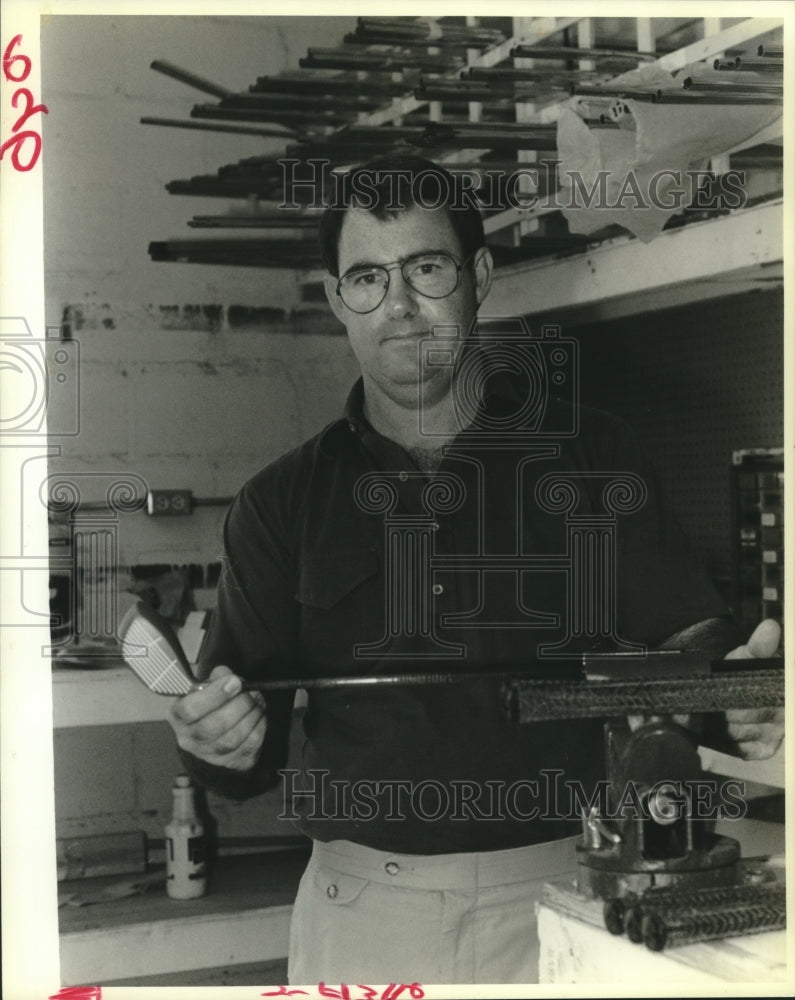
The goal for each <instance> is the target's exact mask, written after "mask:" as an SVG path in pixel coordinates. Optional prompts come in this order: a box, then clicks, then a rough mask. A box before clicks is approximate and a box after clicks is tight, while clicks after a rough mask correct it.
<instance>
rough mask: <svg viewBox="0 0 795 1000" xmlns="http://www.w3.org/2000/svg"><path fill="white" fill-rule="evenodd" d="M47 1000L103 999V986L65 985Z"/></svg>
mask: <svg viewBox="0 0 795 1000" xmlns="http://www.w3.org/2000/svg"><path fill="white" fill-rule="evenodd" d="M47 1000H102V987H101V986H64V988H63V989H60V990H58V992H57V993H54V994H53V995H52V996H51V997H48V998H47Z"/></svg>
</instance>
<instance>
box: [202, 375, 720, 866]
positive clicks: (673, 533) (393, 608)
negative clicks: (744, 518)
mask: <svg viewBox="0 0 795 1000" xmlns="http://www.w3.org/2000/svg"><path fill="white" fill-rule="evenodd" d="M516 399H517V397H516V395H515V393H514V395H513V396H512V395H511V391H510V388H508V389H506V387H505V386H501V387H498V389H497V390H495V391H493V392H492V393H491V395H490V396H489V397H488V400H487V404H486V406H485V407H484V409H483V410H482V411H481V412H482V414H484V415H485V416H484V419H483V420H482V421H481V422H480V423H478V422H476V425H475V427H474V429H470V430H469V431H467V432H466V433H464V434H461V435H459V436H458V438H456V439H455V440H454V441H453V443H452V444H450V445H448V446H447V447H446V449H445V454H444V458H443V460H442V462H441V464H440V466H439V468H438V470H437V472H436V474H435V475H433V476H430V475H426V474H423V473H421V472H420V471H419V470H418V469H417V468H416V466H415V465H414V464H413V463H412V461H411V458H410V457H409V455H408V454H407V453H406V451H405V450H404V449H403V448H401V447H400V446H399V445H397V444H396V443H395V442H393V441H391V440H389V439H387V438H385V437H383V436H381V435H380V434H378V433H377V432H376V431H374V430H373V428H372V427H371V426H370V425H369V424H368V422H367V421H366V419H365V418H364V416H363V412H362V387H361V382H359V383H357V385H356V386H355V387H354V390H353V391H352V393H351V395H350V397H349V399H348V403H347V406H346V411H345V417H344V419H342V420H339V421H336V422H335V423H332V424H331V425H329V426H328V427H327V428H326V429H325V430H324V431H323V432H322V433H320V434H318V435H317V436H316V437H314V438H312V439H311V440H309V441H308V442H306V443H305V444H303V445H301V446H300V447H299V448H297V449H295V450H293V451H291V452H290V453H288V454H287V455H285V456H283V457H282V458H280V459H279V460H277V461H276V462H274V463H273V464H271V465H269V466H268V467H267V468H266V469H264V470H263V471H261V472H260V473H258V474H257V475H255V476H254V477H253V478H252V479H251V480H250V481H249V482H248V483H247V484H246V485H245V486H244V487H243V489H242V490H241V492H240V494H239V495H238V497H237V498H236V500H235V502H234V504H233V506H232V508H231V509H230V512H229V515H228V518H227V522H226V526H225V558H224V566H223V574H222V578H221V581H220V585H219V592H218V606H217V610H216V612H215V615H214V620H213V625H212V628H211V631H210V633H209V635H208V639H207V642H206V643H205V648H204V650H203V653H202V669H203V672H204V673H205V674H206V673H209V670H210V669H211V667H212V666H213V665H215V664H218V663H224V664H226V665H228V666H229V667H231V668H232V669H233V670H235V671H236V672H237V673H239V674H241V675H242V676H244V677H247V678H263V679H264V678H275V677H279V678H281V677H292V678H300V677H306V676H346V675H352V674H360V675H374V674H396V673H401V672H402V673H406V672H414V673H416V672H419V671H433V670H442V671H444V672H450V671H467V672H469V671H473V670H483V671H488V670H493V671H498V670H511V669H524V668H526V667H527V666H528V664H529V663H531V662H534V661H539V660H540V662H541V663H542V664H544V665H546V668H547V669H549V665H550V664H556V665H557V666H555V668H554V669H563V663H564V662H565V661H564V660H563V659H562V658H563V657H564V655H565V654H567V653H573V652H574V651H576V650H578V649H580V650H582V649H584V648H590V647H593V646H594V645H601V646H602V647H614V646H615V645H616V643H622V642H623V643H627V642H642V643H647V644H648V645H649V646H655V645H658V644H659V643H660V642H661V641H663V640H664V639H665V638H666V637H668V636H669V635H671V634H672V633H674V632H676V631H678V630H679V629H682V628H684V627H686V626H688V625H690V624H693V623H695V622H698V621H702V620H704V619H707V618H712V617H715V616H719V615H724V614H725V613H726V609H725V607H724V605H723V603H722V602H721V601H720V599H719V598H718V597H717V595H716V594H715V592H714V590H713V588H712V586H711V584H710V583H709V581H708V580H707V578H706V577H705V575H704V574H703V572H702V571H701V570H700V569H699V568H698V566H697V565H696V562H695V560H694V559H693V556H692V554H691V552H690V550H689V548H688V545H687V543H686V541H685V539H684V537H683V535H682V532H681V531H680V529H679V527H678V525H677V524H676V522H675V521H674V519H673V518H672V517H671V515H670V514H669V512H668V511H667V510H666V509H665V507H664V505H663V504H662V502H661V499H660V491H659V488H658V484H657V482H656V479H655V476H654V473H653V471H652V469H651V468H650V466H649V463H648V462H647V460H646V457H645V455H644V453H643V451H642V449H641V447H640V445H639V444H638V442H637V440H636V439H635V437H634V436H633V434H632V433H631V432H630V431H629V429H628V428H627V427H626V426H625V425H624V424H623V423H621V422H620V421H618V420H616V419H615V418H613V417H611V416H608V415H606V414H604V413H601V412H597V411H593V410H586V409H585V408H581V409H579V410H578V411H577V415H578V418H579V419H578V425H577V422H575V423H574V424H572V414H571V412H570V407H567V406H566V405H565V404H563V403H560V402H557V401H552V402H551V403H550V404H549V405H548V406H547V407H546V410H545V412H544V415H543V424H542V425H539V423H538V420H537V419H536V417H537V415H535V416H534V415H532V414H530V420H531V422H532V421H533V420H535V423H534V424H533V426H534V428H535V430H534V432H532V433H527V432H526V429H523V428H522V427H521V426H520V425H519V424H518V423H516V421H513V422H512V420H513V418H512V414H513V415H515V414H516V413H517V409H516ZM539 427H541V430H540V431H539ZM506 428H507V430H506ZM517 428H518V429H517ZM427 432H428V433H429V434H432V432H433V428H427ZM429 486H430V492H428V490H429ZM267 706H268V707H267V715H268V735H267V738H266V743H265V747H264V750H263V753H262V755H261V758H260V761H259V763H258V765H257V766H256V767H255V768H254V770H253V771H251V772H249V773H245V774H240V773H233V772H230V771H226V770H224V769H222V768H210V767H207V766H206V765H201V763H200V762H197V761H195V760H193V759H190V758H188V763H189V764H190V765H191V769H192V770H193V772H194V774H195V776H196V777H197V778H198V779H199V780H201V781H203V782H204V783H205V784H207V785H208V786H210V787H214V788H215V789H216V790H220V791H223V792H225V793H226V794H229V795H232V796H234V797H244V796H247V795H250V794H254V793H256V792H257V791H258V790H261V789H262V788H264V787H266V786H267V785H268V784H270V783H272V782H273V781H275V780H277V774H276V772H277V770H278V769H279V768H280V767H283V766H284V763H285V756H286V747H287V740H288V734H289V726H290V719H291V715H292V712H291V707H292V693H279V694H277V695H271V696H268V698H267ZM303 726H304V730H305V734H306V741H305V744H304V756H303V761H302V767H303V770H304V775H303V777H302V778H300V779H296V777H295V776H294V775H291V777H290V787H291V789H292V790H293V791H294V790H295V789H296V788H297V787H298V786H299V784H300V782H301V781H302V782H303V783H304V784H303V787H305V788H307V789H309V790H311V791H312V794H308V795H300V794H298V795H295V796H294V809H295V812H296V813H297V815H298V816H299V817H300V819H299V825H300V827H301V828H302V829H303V830H304V831H305V832H306V833H308V834H309V835H310V836H312V837H314V838H317V839H320V840H334V839H338V838H345V839H350V840H354V841H357V842H359V843H362V844H366V845H368V846H371V847H376V848H379V849H382V850H387V851H396V852H405V853H425V854H431V853H444V852H455V851H475V850H493V849H501V848H509V847H515V846H519V845H522V844H531V843H535V842H539V841H545V840H552V839H555V838H556V837H558V836H563V835H565V834H567V833H571V832H572V829H571V826H572V824H571V821H570V820H569V819H566V817H567V815H568V814H569V813H570V812H571V815H572V816H573V815H575V814H576V812H577V804H576V800H575V801H574V802H572V795H571V792H570V789H569V786H568V785H566V783H567V782H574V781H582V782H583V783H584V786H585V787H586V788H587V787H589V786H590V784H591V783H592V781H593V780H594V779H595V778H596V777H598V776H600V775H601V773H602V759H601V757H602V752H603V751H602V739H601V723H600V722H598V721H596V720H587V721H577V722H574V721H554V722H548V723H540V724H533V725H517V724H514V723H512V722H510V721H508V720H507V719H506V717H505V715H504V711H503V705H502V700H501V697H500V684H499V682H498V681H495V680H493V679H484V680H479V681H475V682H471V683H470V682H467V683H459V684H453V685H444V686H409V685H403V686H373V687H357V688H353V687H348V688H342V689H336V690H321V689H314V690H310V691H309V701H308V707H307V710H306V713H305V715H304V719H303ZM572 810H573V811H572Z"/></svg>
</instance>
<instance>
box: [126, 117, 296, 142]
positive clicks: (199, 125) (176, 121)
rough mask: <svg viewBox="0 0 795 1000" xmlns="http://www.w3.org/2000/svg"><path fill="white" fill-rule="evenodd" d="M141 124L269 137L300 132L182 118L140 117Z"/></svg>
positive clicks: (280, 137) (292, 136)
mask: <svg viewBox="0 0 795 1000" xmlns="http://www.w3.org/2000/svg"><path fill="white" fill-rule="evenodd" d="M140 123H141V125H164V126H167V127H169V128H191V129H198V130H200V131H204V132H234V133H238V134H239V135H261V136H263V137H264V138H269V139H295V138H297V137H298V136H299V135H300V133H298V132H296V131H295V130H294V129H282V130H279V129H270V128H255V127H254V126H253V125H213V124H210V122H193V121H189V120H185V121H183V120H182V119H181V118H150V117H147V116H145V117H143V118H141V119H140Z"/></svg>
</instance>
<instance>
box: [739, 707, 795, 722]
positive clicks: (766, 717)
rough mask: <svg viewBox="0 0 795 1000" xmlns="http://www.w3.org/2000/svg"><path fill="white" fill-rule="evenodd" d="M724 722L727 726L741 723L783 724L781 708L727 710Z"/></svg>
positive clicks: (782, 710)
mask: <svg viewBox="0 0 795 1000" xmlns="http://www.w3.org/2000/svg"><path fill="white" fill-rule="evenodd" d="M726 722H727V724H728V725H729V726H733V725H734V724H738V725H742V724H743V723H749V722H750V723H761V722H775V723H777V724H778V723H782V724H783V722H784V709H783V708H728V709H726Z"/></svg>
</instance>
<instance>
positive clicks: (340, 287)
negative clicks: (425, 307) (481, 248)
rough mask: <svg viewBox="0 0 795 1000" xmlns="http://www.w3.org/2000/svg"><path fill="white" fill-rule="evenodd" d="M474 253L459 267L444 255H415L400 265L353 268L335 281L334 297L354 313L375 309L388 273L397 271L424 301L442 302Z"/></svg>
mask: <svg viewBox="0 0 795 1000" xmlns="http://www.w3.org/2000/svg"><path fill="white" fill-rule="evenodd" d="M473 257H474V254H470V255H469V257H467V259H466V260H465V261H463V263H461V264H459V263H457V261H456V260H455V258H453V257H451V256H450V255H449V254H446V253H415V254H412V255H411V256H410V257H407V258H406V259H405V260H404V261H403V263H402V264H400V263H395V264H388V265H387V264H372V265H369V266H367V267H354V268H352V269H351V270H350V271H347V272H346V273H345V274H343V276H342V277H341V278H340V279H339V281H338V282H337V295H339V297H340V298H341V299H342V301H343V302H344V303H345V305H346V306H347V307H348V308H349V309H350V310H351V312H355V313H369V312H372V311H373V310H374V309H377V308H378V307H379V306H380V305H381V303H382V302H383V301H384V299H385V298H386V293H387V291H388V289H389V272H390V271H394V270H395V269H396V268H399V269H400V272H401V274H402V275H403V280H404V281H405V282H406V284H407V285H408V286H409V288H411V289H413V291H415V292H418V293H419V294H420V295H424V296H425V298H428V299H445V298H447V296H448V295H452V294H453V292H454V291H455V290H456V288H458V282H459V281H460V279H461V272H462V271H463V269H464V268H465V267H466V266H467V264H468V263H469V262H470V261H471V260H472V258H473Z"/></svg>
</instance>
